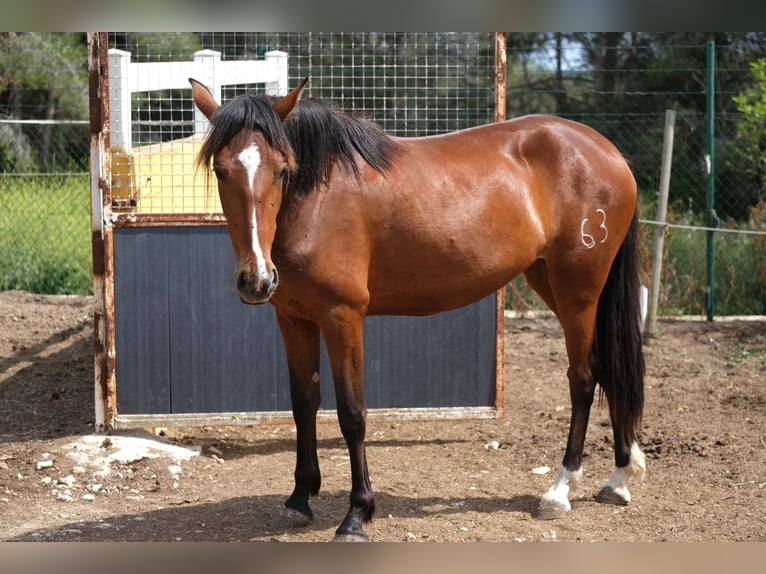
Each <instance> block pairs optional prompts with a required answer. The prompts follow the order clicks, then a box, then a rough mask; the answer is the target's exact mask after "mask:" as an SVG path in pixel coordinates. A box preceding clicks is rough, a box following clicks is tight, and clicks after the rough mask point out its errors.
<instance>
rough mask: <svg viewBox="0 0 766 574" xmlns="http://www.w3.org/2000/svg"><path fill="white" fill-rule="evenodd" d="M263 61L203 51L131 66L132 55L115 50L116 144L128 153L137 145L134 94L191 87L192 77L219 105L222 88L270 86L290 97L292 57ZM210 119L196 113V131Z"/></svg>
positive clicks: (271, 55) (274, 55) (273, 55)
mask: <svg viewBox="0 0 766 574" xmlns="http://www.w3.org/2000/svg"><path fill="white" fill-rule="evenodd" d="M264 57H265V59H263V60H228V61H223V60H221V52H216V51H214V50H200V51H198V52H195V53H194V59H193V60H192V61H190V62H131V53H130V52H126V51H125V50H117V49H111V50H109V98H110V104H111V106H110V116H109V117H110V121H111V124H112V126H111V127H112V132H111V138H112V146H115V147H121V148H123V149H124V150H125V151H126V152H129V151H131V149H132V147H133V141H132V134H131V96H132V94H133V93H136V92H146V91H154V90H174V89H186V88H188V89H191V86H190V85H189V78H194V79H195V80H198V81H200V82H202V83H203V84H205V85H206V86H207V87H208V88H209V89H210V91H211V92H212V93H213V96H214V97H215V99H216V101H218V102H220V101H221V87H222V86H229V85H234V84H250V83H264V84H266V94H268V95H273V96H280V95H284V94H286V93H287V87H288V86H287V57H288V55H287V53H286V52H281V51H279V50H274V51H271V52H266V54H265V55H264ZM205 130H207V119H206V118H205V116H203V115H202V114H201V113H200V111H199V110H197V109H195V110H194V132H195V133H204V132H205Z"/></svg>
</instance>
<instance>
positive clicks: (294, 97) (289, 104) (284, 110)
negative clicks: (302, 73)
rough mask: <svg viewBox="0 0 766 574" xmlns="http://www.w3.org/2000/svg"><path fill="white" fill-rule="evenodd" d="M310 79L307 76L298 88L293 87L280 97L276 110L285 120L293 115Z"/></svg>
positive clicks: (275, 106) (275, 105)
mask: <svg viewBox="0 0 766 574" xmlns="http://www.w3.org/2000/svg"><path fill="white" fill-rule="evenodd" d="M308 81H309V79H308V77H307V78H306V79H304V80H303V81H302V82H301V84H300V85H299V86H298V87H297V88H295V89H293V90H292V91H291V92H290V93H289V94H287V95H286V96H283V97H282V98H280V99H278V100H277V101H276V103H275V104H274V111H275V112H277V115H278V116H279V118H280V119H281V120H282V121H283V122H286V121H287V120H288V119H289V118H290V116H291V115H293V112H294V111H295V108H296V107H298V100H300V99H301V92H303V88H305V87H306V84H307V83H308Z"/></svg>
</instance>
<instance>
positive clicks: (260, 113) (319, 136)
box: [197, 95, 400, 193]
mask: <svg viewBox="0 0 766 574" xmlns="http://www.w3.org/2000/svg"><path fill="white" fill-rule="evenodd" d="M273 102H274V99H273V98H269V97H266V96H253V95H244V96H239V97H237V98H234V99H232V100H230V101H229V102H227V103H225V104H223V105H222V106H221V107H220V108H218V109H217V110H216V112H215V114H214V115H213V119H212V124H213V125H212V129H211V130H210V132H209V134H208V136H207V138H206V139H205V142H204V144H203V145H202V149H201V150H200V152H199V155H198V157H197V163H198V165H200V166H205V167H207V166H209V165H210V162H211V160H212V159H213V157H214V156H215V154H216V153H217V152H218V151H220V149H221V148H222V147H223V146H224V145H226V144H228V143H229V142H230V141H232V140H233V139H234V138H235V137H237V135H238V134H239V133H241V132H242V131H243V130H246V131H256V130H257V131H260V132H261V133H263V136H264V138H265V139H266V141H267V142H268V144H269V145H270V146H272V147H274V148H275V149H276V150H277V151H279V152H280V153H282V154H283V155H284V156H285V158H286V159H287V160H288V163H290V164H293V163H294V164H295V166H296V167H295V171H294V172H293V173H292V174H290V177H289V178H288V179H287V180H286V190H285V191H286V192H288V193H292V192H295V193H309V192H310V191H312V190H314V189H316V188H317V187H318V186H320V185H322V184H325V183H327V182H328V181H329V179H330V176H331V174H332V170H333V167H334V166H335V164H340V165H341V166H343V167H344V168H346V169H348V170H350V171H351V172H353V174H354V175H355V176H356V177H360V175H361V170H360V167H359V165H358V164H357V158H356V154H359V156H360V157H361V158H362V159H363V160H364V161H365V162H366V163H367V164H369V165H370V166H371V167H372V168H373V169H375V170H376V171H378V172H379V173H381V174H383V175H385V172H386V171H387V170H388V169H390V167H391V163H392V161H393V159H394V158H395V157H396V156H397V155H398V154H399V152H400V148H399V146H398V145H397V143H396V142H395V141H394V140H393V139H392V138H391V136H390V135H389V134H388V133H386V132H385V131H384V130H383V129H382V128H381V127H380V126H379V125H377V124H376V123H374V122H373V121H371V120H369V119H368V118H364V117H359V116H354V115H351V114H349V113H347V112H345V111H341V110H336V109H334V108H333V107H332V106H330V105H329V104H328V103H326V102H324V101H322V100H318V99H313V98H309V99H304V100H300V101H299V103H298V107H297V109H296V110H295V113H294V114H293V115H292V117H290V119H288V120H287V122H285V123H284V124H283V123H282V122H281V121H280V119H279V116H277V114H276V112H275V111H274V108H273V106H272V104H273ZM293 158H294V162H293V161H292V160H293Z"/></svg>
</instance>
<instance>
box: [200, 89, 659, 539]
mask: <svg viewBox="0 0 766 574" xmlns="http://www.w3.org/2000/svg"><path fill="white" fill-rule="evenodd" d="M306 80H308V78H307V79H306ZM306 80H304V82H303V83H302V84H301V85H299V86H298V87H296V88H295V89H293V90H292V91H290V92H289V93H288V94H287V95H285V96H283V97H281V98H272V97H266V96H257V95H249V94H246V95H241V96H238V97H236V98H233V99H231V100H229V101H228V102H226V103H224V104H223V105H219V104H218V103H217V102H216V101H215V99H214V98H213V96H212V95H211V93H210V92H209V91H208V89H207V88H206V87H205V86H203V85H202V84H201V83H199V82H197V81H196V80H193V79H190V82H191V84H192V92H193V98H194V102H195V105H196V106H197V107H198V108H199V110H200V111H201V112H202V113H203V114H204V115H205V116H206V117H207V118H208V119H209V120H210V123H211V128H210V130H209V132H208V134H207V136H206V138H205V141H204V143H203V144H202V148H201V149H200V152H199V155H198V157H197V163H198V168H204V169H205V170H207V173H209V169H210V168H211V167H212V171H213V172H214V173H215V177H216V178H217V184H218V193H219V196H220V200H221V206H222V207H223V211H224V215H225V217H226V221H227V229H228V233H229V237H230V239H231V243H232V247H233V249H234V253H235V256H236V260H237V265H236V270H235V278H234V281H235V285H236V290H237V293H238V295H239V297H240V299H241V300H242V302H243V303H246V304H249V305H257V304H261V303H265V302H267V301H268V302H270V303H271V304H272V305H273V306H274V308H275V309H276V316H277V320H278V324H279V328H280V331H281V335H282V337H283V339H284V346H285V350H286V354H287V364H288V370H289V380H290V396H291V401H292V411H293V417H294V420H295V425H296V431H297V448H296V450H297V461H296V466H295V476H294V479H295V486H294V490H293V492H292V494H290V496H289V497H288V498H287V500H286V502H285V509H286V510H285V511H286V512H289V513H291V514H292V515H293V517H294V518H295V520H296V523H302V524H306V523H307V522H308V521H309V520H310V519H311V518H313V513H312V510H311V508H310V506H309V498H310V496H311V495H316V494H317V493H318V492H319V488H320V483H321V476H320V470H319V462H318V457H317V438H316V415H317V410H318V408H319V404H320V396H319V361H320V359H319V357H320V334H321V336H322V337H324V340H325V345H326V348H327V353H328V356H329V360H330V366H331V370H332V377H333V382H334V389H335V394H336V401H337V416H338V421H339V424H340V428H341V432H342V434H343V437H344V439H345V441H346V444H347V446H348V453H349V458H350V465H351V491H350V497H349V498H350V506H349V510H348V513H347V514H346V516H345V518H344V519H343V521H342V523H341V524H340V526H339V527H338V529H337V531H336V535H335V539H336V540H367V539H368V536H367V534H366V532H365V531H364V528H363V526H364V524H365V523H367V522H369V521H370V520H371V519H372V517H373V513H374V511H375V500H374V496H373V491H372V486H371V484H370V478H369V474H368V469H367V468H368V467H367V457H366V454H365V429H366V416H367V411H366V407H365V394H364V380H363V373H364V358H363V357H364V349H363V338H362V333H363V323H364V318H365V316H367V315H427V314H432V313H439V312H442V311H447V310H450V309H454V308H457V307H460V306H464V305H467V304H470V303H473V302H475V301H477V300H479V299H481V298H483V297H485V296H487V295H490V294H492V293H493V292H496V291H497V290H498V289H501V288H503V286H505V285H506V284H507V283H508V282H509V281H511V280H512V279H513V278H514V277H516V276H517V275H519V274H521V273H523V274H524V275H525V277H526V279H527V281H528V282H529V284H530V285H531V286H532V287H533V288H534V290H535V291H536V292H537V293H539V294H540V296H541V297H542V299H543V300H544V301H545V303H546V304H547V305H548V306H549V307H550V308H551V309H552V310H553V312H554V313H555V315H556V317H557V318H558V320H559V322H560V323H561V326H562V328H563V332H564V337H565V341H566V351H567V358H568V361H569V368H568V371H567V377H568V380H569V392H570V397H571V403H572V416H571V423H570V428H569V436H568V439H567V445H566V450H565V453H564V457H563V461H562V462H561V464H560V466H559V468H558V473H557V475H556V477H555V479H554V481H553V484H552V485H551V487H550V488H549V489H548V490H547V491H546V492H545V493H544V494H543V495H542V497H541V499H540V503H539V507H538V509H537V511H536V517H537V518H541V519H551V518H557V517H560V516H562V515H563V514H564V513H566V512H567V511H569V510H570V509H571V504H570V501H569V496H570V493H571V492H572V491H573V489H574V488H575V487H576V485H577V483H578V481H579V480H580V479H581V476H582V468H581V467H582V456H583V446H584V442H585V434H586V430H587V426H588V417H589V414H590V409H591V404H592V402H593V397H594V391H595V387H596V385H599V386H600V387H601V389H602V391H603V394H604V395H605V396H606V399H607V403H608V407H609V414H610V419H611V423H612V428H613V434H614V459H615V470H614V472H613V473H612V475H611V477H610V478H609V480H608V482H607V483H606V485H605V486H604V487H603V489H602V490H601V491H600V492H599V494H598V495H597V499H598V500H600V501H603V502H606V503H612V504H627V503H628V502H629V501H630V499H631V495H630V492H629V490H628V483H629V480H630V479H631V478H633V477H636V476H641V477H642V476H643V474H644V472H645V468H646V466H645V459H644V455H643V453H642V452H641V449H640V448H639V446H638V442H637V429H638V426H639V424H640V420H641V415H642V410H643V401H644V392H643V378H644V358H643V352H642V341H641V325H640V310H639V288H640V285H639V277H638V220H637V214H636V183H635V180H634V178H633V175H632V173H631V170H630V168H629V167H628V164H627V163H626V161H625V159H624V158H623V156H622V155H621V154H620V153H619V151H618V150H617V149H616V147H615V146H614V145H613V144H612V143H611V142H610V141H608V140H607V139H606V138H605V137H603V136H602V135H600V134H599V133H597V132H596V131H594V130H593V129H591V128H589V127H587V126H585V125H583V124H580V123H576V122H573V121H568V120H565V119H561V118H556V117H552V116H544V115H531V116H524V117H519V118H516V119H511V120H508V121H504V122H500V123H494V124H488V125H485V126H480V127H474V128H468V129H464V130H460V131H457V132H453V133H447V134H442V135H433V136H427V137H407V138H401V137H394V136H393V135H391V134H389V133H387V132H385V131H384V130H383V129H382V128H380V127H379V126H378V125H377V124H376V123H374V122H373V121H372V120H370V119H368V118H365V117H359V116H357V115H353V114H350V113H348V112H345V111H343V110H339V109H335V108H333V107H332V106H331V105H329V104H327V103H324V102H322V101H321V100H316V99H313V98H303V99H301V93H302V91H303V89H304V87H305V85H306Z"/></svg>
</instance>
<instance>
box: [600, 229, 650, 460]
mask: <svg viewBox="0 0 766 574" xmlns="http://www.w3.org/2000/svg"><path fill="white" fill-rule="evenodd" d="M638 242H639V229H638V215H634V216H633V221H632V222H631V225H630V229H629V230H628V234H627V236H626V237H625V241H624V242H623V244H622V246H621V247H620V250H619V252H618V253H617V257H616V258H615V260H614V262H613V263H612V268H611V269H610V271H609V277H608V278H607V280H606V285H605V286H604V290H603V291H602V293H601V297H600V298H599V301H598V314H597V316H596V335H595V338H594V343H593V351H592V359H593V366H594V367H595V368H594V376H595V378H596V381H597V382H598V383H599V384H600V385H601V388H602V390H603V391H604V392H605V393H606V395H607V398H608V399H609V403H610V404H609V408H610V414H611V416H612V421H613V425H614V432H615V440H616V442H617V440H619V439H618V437H621V438H622V443H623V445H624V446H625V447H626V448H627V449H628V450H629V449H630V447H631V444H632V443H633V441H634V440H635V439H636V431H637V430H638V428H639V425H640V423H641V417H642V415H643V409H644V371H645V367H644V354H643V349H642V332H641V308H640V307H641V303H640V295H641V294H640V289H641V284H640V280H639V256H638ZM618 456H619V455H618Z"/></svg>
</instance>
